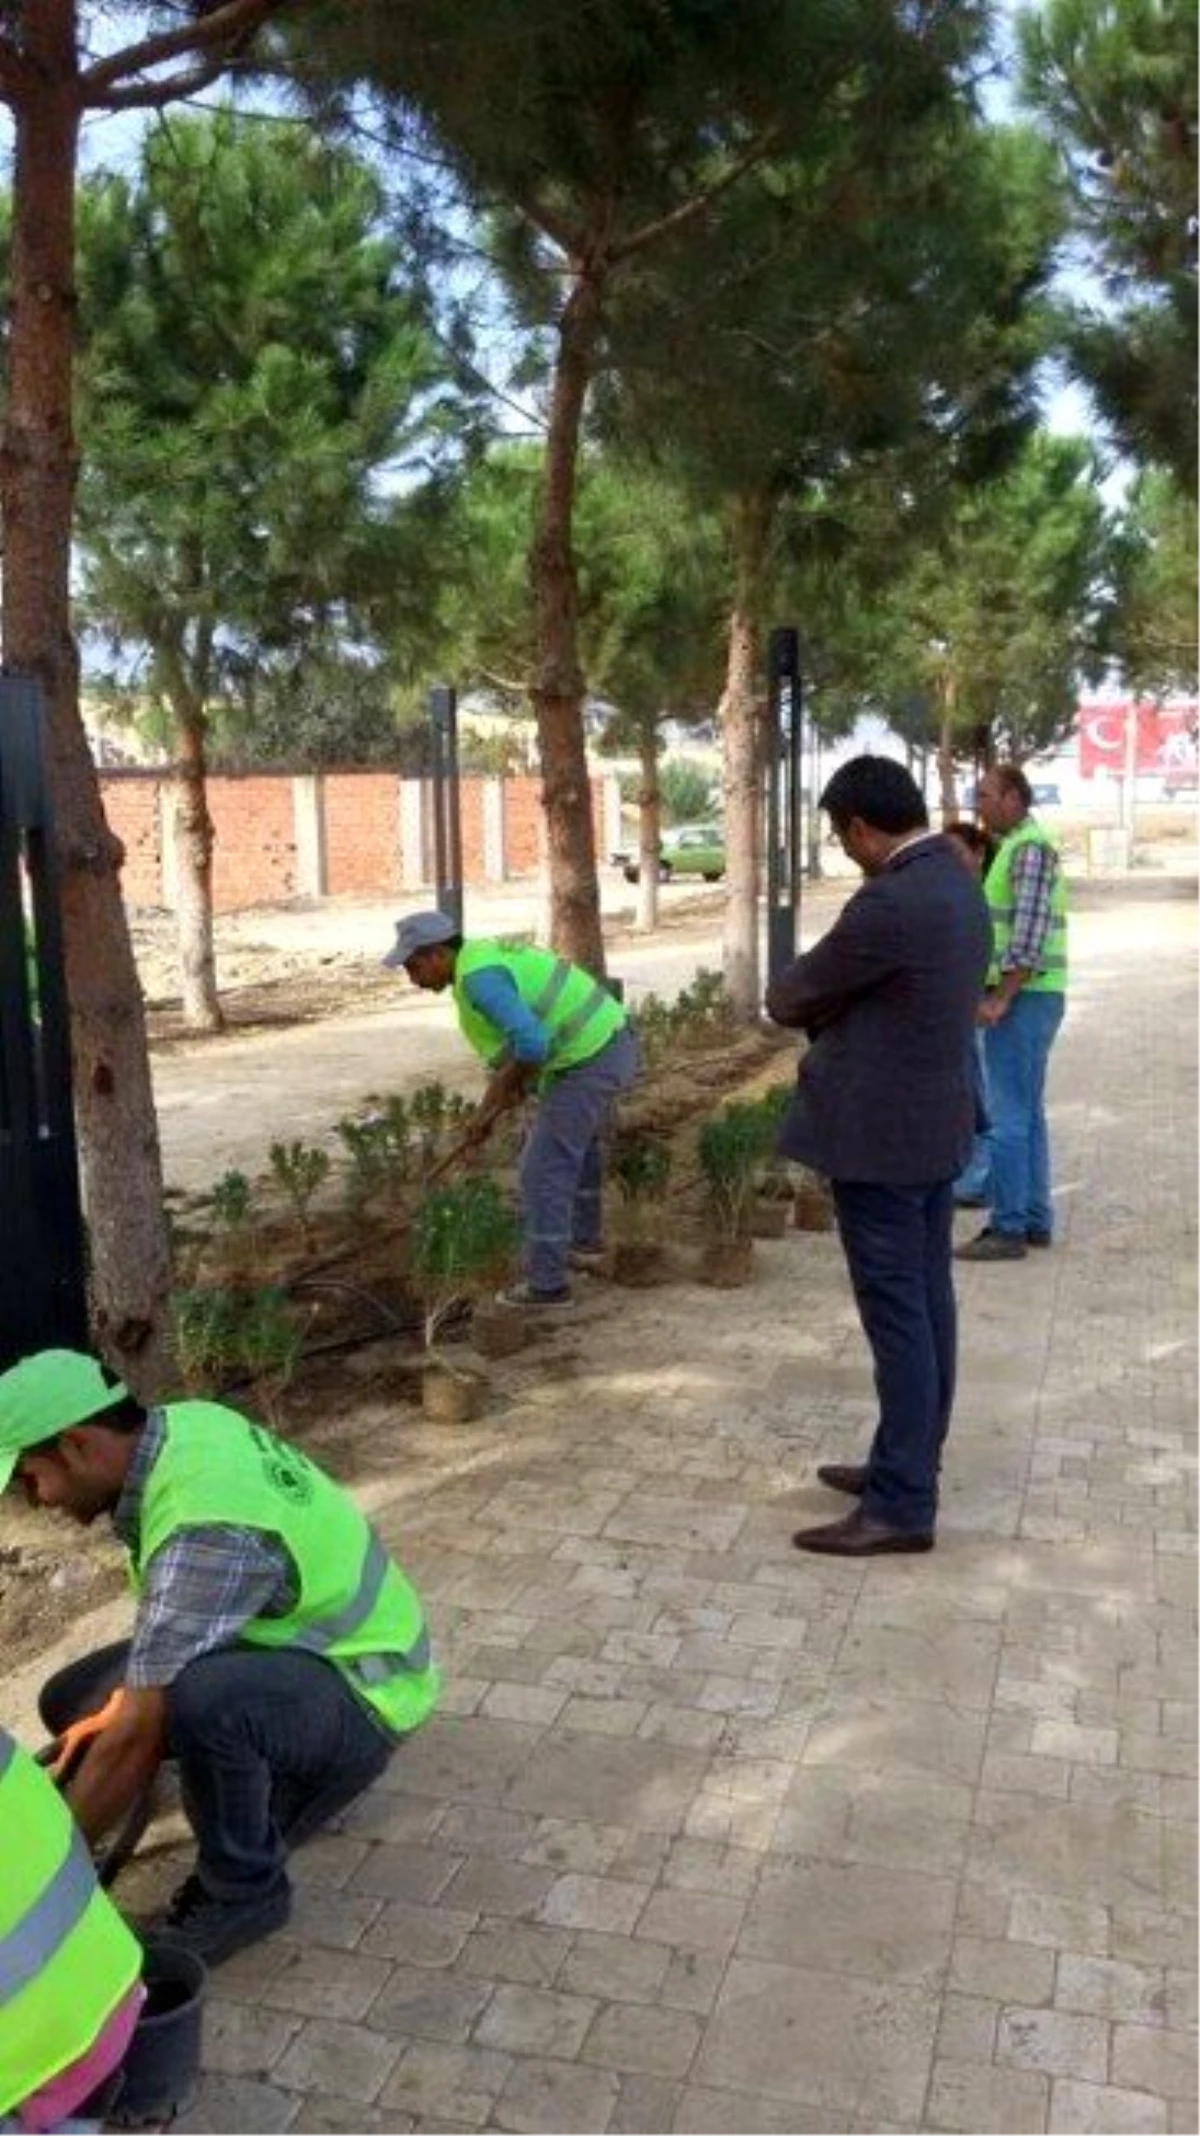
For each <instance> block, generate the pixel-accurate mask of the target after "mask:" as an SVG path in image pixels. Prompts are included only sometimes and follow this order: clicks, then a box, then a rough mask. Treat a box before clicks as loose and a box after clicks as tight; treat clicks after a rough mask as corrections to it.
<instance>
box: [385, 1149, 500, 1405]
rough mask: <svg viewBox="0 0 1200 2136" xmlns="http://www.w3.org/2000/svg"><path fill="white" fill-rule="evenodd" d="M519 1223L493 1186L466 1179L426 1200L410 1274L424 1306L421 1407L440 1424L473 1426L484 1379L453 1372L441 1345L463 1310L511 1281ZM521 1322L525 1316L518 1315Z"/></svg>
mask: <svg viewBox="0 0 1200 2136" xmlns="http://www.w3.org/2000/svg"><path fill="white" fill-rule="evenodd" d="M516 1239H517V1225H516V1219H515V1217H514V1215H513V1212H512V1210H511V1209H510V1207H509V1205H508V1202H507V1201H506V1199H505V1197H504V1195H503V1194H502V1192H501V1190H500V1188H499V1186H498V1185H497V1183H496V1181H495V1180H494V1179H490V1178H487V1177H482V1178H472V1179H464V1180H461V1181H459V1182H458V1183H457V1184H456V1185H454V1186H448V1187H439V1188H436V1189H435V1190H434V1192H432V1193H430V1194H427V1195H426V1197H425V1199H424V1201H423V1202H422V1203H421V1205H420V1207H419V1209H418V1210H417V1213H416V1216H415V1218H414V1220H413V1227H412V1231H411V1234H410V1237H409V1256H408V1272H409V1277H410V1280H411V1282H412V1286H413V1289H414V1290H415V1291H416V1293H417V1296H418V1297H419V1299H420V1301H421V1308H422V1314H423V1333H424V1344H425V1363H426V1369H425V1373H424V1377H423V1381H422V1397H421V1399H422V1406H423V1408H424V1410H425V1414H426V1416H427V1417H430V1418H432V1419H435V1420H437V1421H438V1422H440V1423H466V1422H467V1421H468V1419H469V1418H470V1417H472V1416H474V1415H475V1414H476V1411H477V1410H478V1407H479V1403H480V1399H481V1396H482V1385H483V1383H482V1380H481V1377H480V1375H479V1374H478V1373H477V1372H470V1371H465V1370H463V1369H462V1368H461V1367H460V1366H456V1365H452V1364H451V1363H450V1362H449V1360H448V1359H447V1358H446V1357H445V1355H444V1354H443V1353H442V1351H441V1350H440V1349H439V1348H438V1338H439V1335H440V1334H441V1333H442V1332H443V1330H444V1327H445V1324H446V1321H447V1319H448V1317H449V1315H450V1314H451V1313H452V1312H453V1311H454V1309H455V1308H456V1307H459V1306H462V1305H467V1304H470V1303H471V1302H472V1301H473V1300H475V1299H478V1298H481V1297H482V1296H483V1295H484V1294H485V1293H487V1292H488V1291H491V1290H493V1289H494V1288H495V1286H496V1285H497V1284H498V1283H501V1282H503V1281H504V1279H505V1277H506V1276H507V1275H508V1274H509V1272H510V1270H511V1267H512V1261H513V1254H514V1251H515V1247H516ZM511 1317H512V1318H514V1319H516V1318H519V1315H515V1314H514V1315H512V1316H511Z"/></svg>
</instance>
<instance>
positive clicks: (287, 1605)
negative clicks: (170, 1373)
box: [112, 1409, 299, 1691]
mask: <svg viewBox="0 0 1200 2136" xmlns="http://www.w3.org/2000/svg"><path fill="white" fill-rule="evenodd" d="M165 1430H166V1425H165V1420H164V1417H163V1413H162V1411H161V1409H155V1410H151V1412H150V1416H149V1419H148V1421H147V1423H146V1425H145V1427H144V1429H143V1431H142V1435H141V1438H140V1439H139V1441H138V1446H137V1451H136V1453H135V1454H134V1457H133V1460H132V1461H131V1463H130V1465H129V1472H128V1474H127V1476H126V1478H125V1488H124V1490H123V1491H122V1493H121V1496H120V1498H119V1499H118V1501H117V1504H116V1507H115V1508H114V1511H113V1517H112V1521H113V1527H114V1528H115V1529H116V1531H117V1534H118V1536H119V1537H120V1539H121V1541H122V1542H123V1543H124V1545H125V1547H126V1549H127V1550H128V1551H130V1553H131V1554H132V1555H133V1556H134V1557H135V1558H136V1556H137V1549H138V1542H139V1539H140V1535H141V1512H142V1494H143V1492H144V1491H145V1488H146V1482H147V1478H148V1477H149V1474H150V1471H151V1469H152V1468H153V1466H154V1464H155V1462H156V1461H157V1459H158V1457H159V1454H160V1453H161V1452H162V1446H163V1437H164V1433H165ZM298 1594H299V1584H298V1581H297V1576H296V1571H295V1568H294V1566H293V1564H292V1559H291V1556H290V1554H289V1552H288V1551H287V1550H286V1549H285V1547H284V1545H283V1544H282V1543H281V1542H280V1541H279V1540H278V1539H277V1537H275V1536H271V1535H264V1534H263V1533H262V1531H261V1530H260V1529H258V1528H234V1527H226V1526H225V1525H223V1524H221V1525H213V1526H211V1527H208V1526H206V1527H198V1528H181V1529H179V1530H178V1531H177V1533H176V1534H174V1535H173V1536H172V1537H171V1539H170V1541H169V1542H166V1543H164V1544H163V1546H162V1548H161V1549H160V1550H156V1551H155V1553H154V1556H153V1557H152V1558H151V1560H150V1563H149V1565H148V1566H147V1567H146V1574H145V1582H144V1585H143V1588H142V1593H141V1597H140V1599H139V1602H138V1612H137V1617H136V1619H135V1621H134V1627H133V1643H132V1646H131V1647H130V1652H129V1663H128V1667H127V1669H126V1672H125V1681H126V1683H127V1684H128V1685H129V1687H130V1689H131V1690H135V1691H138V1690H145V1689H146V1688H148V1687H149V1686H150V1685H155V1684H157V1685H162V1684H170V1683H174V1681H175V1678H176V1677H177V1676H178V1675H179V1673H180V1671H181V1670H182V1669H185V1668H186V1667H187V1665H188V1663H189V1662H190V1661H195V1660H196V1659H197V1658H198V1657H199V1656H200V1655H201V1654H215V1653H217V1652H219V1651H220V1650H221V1649H222V1648H225V1647H232V1646H236V1645H237V1643H238V1637H239V1635H240V1633H241V1631H242V1629H243V1627H244V1626H245V1625H247V1624H248V1623H249V1622H250V1619H251V1618H252V1617H284V1616H286V1615H287V1613H288V1611H289V1610H290V1609H291V1608H292V1607H293V1605H294V1603H295V1601H296V1599H297V1596H298Z"/></svg>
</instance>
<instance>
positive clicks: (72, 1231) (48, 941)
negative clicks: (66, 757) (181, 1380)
mask: <svg viewBox="0 0 1200 2136" xmlns="http://www.w3.org/2000/svg"><path fill="white" fill-rule="evenodd" d="M87 1341H88V1312H87V1284H86V1277H85V1261H84V1242H83V1220H82V1216H81V1213H80V1201H79V1170H78V1164H77V1161H76V1153H75V1119H74V1112H73V1108H72V1103H71V1058H70V1046H69V1040H68V1033H67V998H66V986H65V982H64V977H63V956H62V925H61V918H60V900H59V886H58V878H57V870H56V863H55V858H54V846H53V840H52V838H51V836H50V811H49V800H48V795H47V791H46V780H45V773H44V768H43V761H42V707H41V693H40V690H39V688H38V685H37V684H36V683H34V682H32V681H29V680H27V679H25V678H23V677H11V676H10V677H0V1370H3V1369H5V1368H7V1367H8V1366H9V1365H11V1364H13V1363H14V1362H15V1360H16V1359H17V1358H19V1357H23V1356H25V1355H26V1354H27V1353H28V1352H29V1351H31V1350H40V1349H46V1348H49V1347H54V1346H58V1345H63V1346H66V1347H68V1348H72V1349H79V1348H86V1346H87Z"/></svg>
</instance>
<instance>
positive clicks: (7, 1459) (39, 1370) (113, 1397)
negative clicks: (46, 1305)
mask: <svg viewBox="0 0 1200 2136" xmlns="http://www.w3.org/2000/svg"><path fill="white" fill-rule="evenodd" d="M127 1391H128V1390H127V1389H126V1388H125V1387H124V1386H123V1385H122V1383H121V1381H120V1380H117V1381H116V1382H115V1383H114V1382H113V1381H112V1380H110V1379H106V1377H105V1374H104V1370H103V1367H102V1366H101V1365H99V1364H98V1363H97V1362H96V1359H95V1358H94V1357H86V1356H85V1355H84V1353H83V1351H82V1350H38V1351H37V1353H36V1354H35V1355H34V1356H33V1357H23V1358H22V1359H21V1362H20V1364H18V1365H12V1366H11V1367H10V1368H9V1370H8V1371H7V1372H0V1491H3V1490H4V1489H5V1488H6V1487H7V1484H8V1481H9V1478H10V1477H11V1475H12V1472H13V1470H14V1469H15V1467H16V1465H17V1456H18V1455H19V1454H23V1453H24V1452H25V1451H26V1449H27V1448H28V1447H30V1446H41V1445H42V1444H43V1443H44V1442H45V1440H47V1439H54V1438H57V1436H58V1434H59V1432H60V1431H66V1430H67V1428H68V1426H69V1425H71V1424H86V1422H87V1420H88V1418H89V1417H94V1416H96V1415H98V1414H99V1412H100V1410H102V1409H113V1408H115V1407H116V1404H117V1403H118V1402H123V1401H124V1400H125V1397H126V1393H127Z"/></svg>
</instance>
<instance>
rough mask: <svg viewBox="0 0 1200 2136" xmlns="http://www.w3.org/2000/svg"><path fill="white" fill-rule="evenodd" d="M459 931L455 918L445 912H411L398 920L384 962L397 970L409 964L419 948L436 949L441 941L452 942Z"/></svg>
mask: <svg viewBox="0 0 1200 2136" xmlns="http://www.w3.org/2000/svg"><path fill="white" fill-rule="evenodd" d="M457 933H458V929H457V927H456V926H455V924H454V922H453V920H448V919H447V918H446V915H445V913H444V912H410V913H409V915H408V918H407V919H406V920H397V922H396V939H395V942H394V943H393V944H392V947H391V948H390V949H389V951H388V953H387V955H386V957H385V958H384V960H383V961H384V963H385V964H386V965H389V966H390V967H391V968H392V970H395V969H396V967H397V966H398V965H403V964H407V963H408V960H409V958H410V957H411V956H415V954H416V952H417V950H419V949H436V947H437V945H438V943H439V942H452V941H453V940H454V938H455V936H456V935H457Z"/></svg>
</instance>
